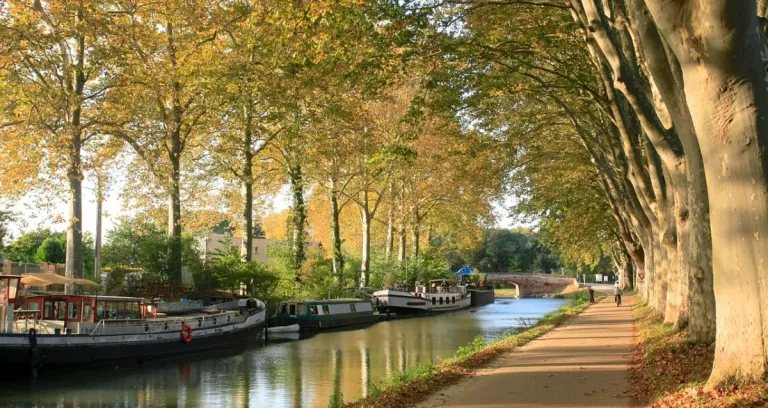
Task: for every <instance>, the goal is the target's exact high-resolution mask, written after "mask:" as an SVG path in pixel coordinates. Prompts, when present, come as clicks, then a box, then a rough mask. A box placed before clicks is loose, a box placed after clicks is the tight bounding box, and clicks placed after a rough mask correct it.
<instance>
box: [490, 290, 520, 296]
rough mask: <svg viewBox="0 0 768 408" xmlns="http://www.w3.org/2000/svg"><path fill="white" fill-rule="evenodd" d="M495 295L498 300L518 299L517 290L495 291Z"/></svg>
mask: <svg viewBox="0 0 768 408" xmlns="http://www.w3.org/2000/svg"><path fill="white" fill-rule="evenodd" d="M493 295H494V296H496V297H497V298H515V297H517V289H514V288H512V289H494V290H493Z"/></svg>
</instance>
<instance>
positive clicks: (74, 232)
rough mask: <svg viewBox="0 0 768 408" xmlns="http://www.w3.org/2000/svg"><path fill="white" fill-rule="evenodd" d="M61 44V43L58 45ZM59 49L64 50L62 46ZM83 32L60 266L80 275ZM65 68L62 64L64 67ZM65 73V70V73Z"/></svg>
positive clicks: (70, 275) (74, 86)
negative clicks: (64, 232)
mask: <svg viewBox="0 0 768 408" xmlns="http://www.w3.org/2000/svg"><path fill="white" fill-rule="evenodd" d="M83 18H84V15H83V9H82V8H79V9H78V11H77V15H76V17H75V21H76V22H77V23H78V24H80V23H82V21H83ZM62 47H63V46H62ZM61 52H62V53H65V52H67V51H66V50H64V49H62V50H61ZM84 62H85V36H84V35H83V34H78V36H77V61H76V63H75V70H74V83H72V82H71V81H69V78H71V77H68V79H67V80H68V81H69V82H68V83H67V84H68V85H67V86H68V88H70V87H71V88H70V89H71V91H72V94H73V96H74V97H73V98H72V100H74V101H75V105H74V106H73V109H72V121H71V124H70V125H71V128H70V132H71V133H70V139H69V168H68V169H67V181H68V183H69V198H68V203H67V207H68V211H67V215H68V216H69V219H68V220H67V249H66V260H65V266H64V275H65V276H66V277H68V278H78V279H81V278H82V277H83V202H82V200H83V169H82V158H81V154H82V148H83V134H82V132H83V130H82V128H81V123H80V121H81V115H82V103H83V102H82V97H83V89H84V88H85V72H84V65H83V64H84ZM65 68H66V67H65ZM68 74H69V73H68V72H66V71H65V75H68ZM73 289H74V287H73V286H72V285H66V286H65V288H64V290H65V291H66V292H67V293H71V292H73Z"/></svg>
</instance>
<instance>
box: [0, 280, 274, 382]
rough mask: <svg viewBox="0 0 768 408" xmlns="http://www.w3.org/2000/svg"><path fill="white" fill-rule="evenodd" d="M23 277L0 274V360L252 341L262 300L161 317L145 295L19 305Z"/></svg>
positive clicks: (167, 351) (151, 355)
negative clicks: (234, 306) (201, 311)
mask: <svg viewBox="0 0 768 408" xmlns="http://www.w3.org/2000/svg"><path fill="white" fill-rule="evenodd" d="M20 279H21V277H19V276H12V275H0V364H2V365H3V367H13V368H15V369H20V370H28V372H29V373H30V374H32V375H35V374H36V373H37V370H38V369H40V368H46V367H69V366H83V365H103V364H111V363H142V362H144V361H147V360H150V359H156V358H165V357H171V356H176V355H182V354H192V353H199V352H203V351H209V350H217V349H228V350H232V349H235V348H244V347H246V346H248V345H251V344H254V343H257V342H258V341H259V340H260V338H261V336H262V332H263V330H264V326H265V323H266V307H265V305H264V303H263V302H261V301H259V300H257V299H241V300H239V301H238V302H237V306H236V308H235V309H234V310H221V311H219V312H218V313H216V314H207V315H204V314H199V315H186V316H177V317H158V316H157V314H156V310H153V307H152V305H146V304H145V303H144V301H143V299H142V298H132V297H118V296H92V295H59V294H45V295H38V296H30V297H28V298H27V299H26V300H25V301H24V302H23V307H19V306H17V305H16V303H17V302H19V301H20V299H19V298H18V296H17V294H18V290H19V283H20V282H19V281H20Z"/></svg>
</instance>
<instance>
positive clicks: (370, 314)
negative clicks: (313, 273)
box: [274, 299, 376, 329]
mask: <svg viewBox="0 0 768 408" xmlns="http://www.w3.org/2000/svg"><path fill="white" fill-rule="evenodd" d="M375 318H376V316H375V315H374V308H373V303H371V302H370V301H368V300H362V299H326V300H286V301H283V302H280V304H278V305H277V310H276V311H275V316H274V324H275V325H277V326H286V325H291V324H297V323H298V324H299V325H300V326H301V328H302V329H309V328H313V329H329V328H333V327H340V326H347V325H352V324H359V323H366V322H370V321H373V320H374V319H375Z"/></svg>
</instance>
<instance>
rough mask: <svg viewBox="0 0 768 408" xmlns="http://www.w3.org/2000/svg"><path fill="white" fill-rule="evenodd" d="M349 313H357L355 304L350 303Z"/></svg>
mask: <svg viewBox="0 0 768 408" xmlns="http://www.w3.org/2000/svg"><path fill="white" fill-rule="evenodd" d="M349 311H350V312H357V309H356V308H355V304H354V303H350V305H349Z"/></svg>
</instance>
